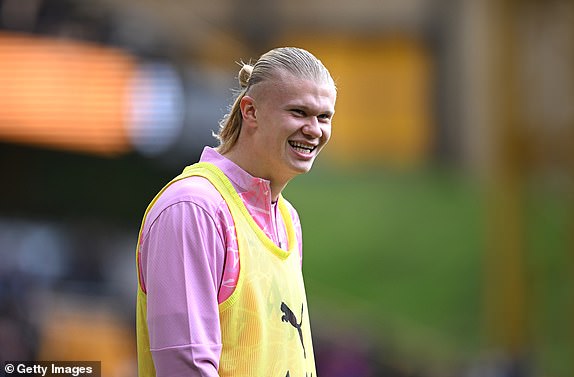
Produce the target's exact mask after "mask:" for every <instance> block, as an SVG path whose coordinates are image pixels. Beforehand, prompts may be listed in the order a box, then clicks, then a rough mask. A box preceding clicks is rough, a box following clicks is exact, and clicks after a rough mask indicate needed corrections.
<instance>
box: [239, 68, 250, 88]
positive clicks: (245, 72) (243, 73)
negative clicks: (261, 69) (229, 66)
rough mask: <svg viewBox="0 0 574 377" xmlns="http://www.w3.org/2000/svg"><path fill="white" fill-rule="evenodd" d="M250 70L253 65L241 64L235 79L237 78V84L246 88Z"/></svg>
mask: <svg viewBox="0 0 574 377" xmlns="http://www.w3.org/2000/svg"><path fill="white" fill-rule="evenodd" d="M251 72H253V66H252V65H250V64H243V66H242V67H241V69H240V70H239V75H238V76H237V79H238V80H239V85H241V87H242V88H247V85H248V84H249V78H250V77H251Z"/></svg>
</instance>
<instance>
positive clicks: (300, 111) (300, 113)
mask: <svg viewBox="0 0 574 377" xmlns="http://www.w3.org/2000/svg"><path fill="white" fill-rule="evenodd" d="M291 112H292V113H294V114H295V115H299V116H305V112H304V111H303V110H301V109H293V110H291Z"/></svg>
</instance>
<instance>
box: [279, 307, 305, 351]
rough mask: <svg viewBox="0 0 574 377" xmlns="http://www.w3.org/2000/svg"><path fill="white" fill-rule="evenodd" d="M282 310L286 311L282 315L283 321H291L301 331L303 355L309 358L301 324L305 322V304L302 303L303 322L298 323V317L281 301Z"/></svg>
mask: <svg viewBox="0 0 574 377" xmlns="http://www.w3.org/2000/svg"><path fill="white" fill-rule="evenodd" d="M281 311H282V312H283V313H284V314H283V316H282V317H281V321H283V322H289V323H290V324H291V326H293V327H295V328H296V329H297V331H298V332H299V339H301V345H302V346H303V357H304V358H305V359H306V358H307V352H306V351H305V343H303V331H302V330H301V325H302V324H303V304H301V322H299V323H297V317H295V314H293V312H292V311H291V309H289V307H288V306H287V304H286V303H284V302H282V303H281Z"/></svg>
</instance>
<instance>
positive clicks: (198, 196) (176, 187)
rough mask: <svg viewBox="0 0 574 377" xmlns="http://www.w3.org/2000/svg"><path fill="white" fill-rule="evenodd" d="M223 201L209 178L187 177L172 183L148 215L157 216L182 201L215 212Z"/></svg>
mask: <svg viewBox="0 0 574 377" xmlns="http://www.w3.org/2000/svg"><path fill="white" fill-rule="evenodd" d="M223 202H224V200H223V197H222V196H221V194H220V193H219V191H217V189H216V188H215V186H213V184H212V183H211V182H209V180H208V179H206V178H204V177H197V176H195V177H187V178H183V179H180V180H177V181H175V182H172V183H170V184H169V185H168V186H167V187H166V188H165V189H164V190H163V192H162V193H161V194H160V195H159V197H158V198H157V199H156V201H155V203H154V205H153V207H152V208H151V210H150V213H149V215H148V216H152V217H156V216H158V215H159V214H160V213H161V212H163V211H164V210H166V209H168V208H169V207H171V206H173V205H176V204H182V203H183V204H189V205H195V206H199V207H201V208H202V209H203V210H205V211H207V212H213V213H215V212H217V211H218V210H219V209H220V208H221V205H222V203H223Z"/></svg>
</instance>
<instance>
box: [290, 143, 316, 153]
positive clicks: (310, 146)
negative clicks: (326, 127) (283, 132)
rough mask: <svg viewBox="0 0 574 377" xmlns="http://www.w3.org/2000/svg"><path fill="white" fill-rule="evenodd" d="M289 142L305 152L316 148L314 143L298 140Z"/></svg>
mask: <svg viewBox="0 0 574 377" xmlns="http://www.w3.org/2000/svg"><path fill="white" fill-rule="evenodd" d="M289 144H290V145H291V146H292V147H293V148H296V149H302V150H303V151H304V152H312V151H313V150H314V149H315V146H313V145H307V144H303V143H298V142H296V141H290V142H289Z"/></svg>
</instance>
